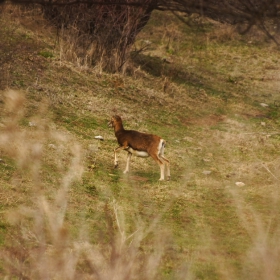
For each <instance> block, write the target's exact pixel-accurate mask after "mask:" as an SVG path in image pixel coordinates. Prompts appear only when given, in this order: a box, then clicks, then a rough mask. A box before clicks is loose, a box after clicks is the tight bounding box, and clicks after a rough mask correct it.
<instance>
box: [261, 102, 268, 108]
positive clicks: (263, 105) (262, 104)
mask: <svg viewBox="0 0 280 280" xmlns="http://www.w3.org/2000/svg"><path fill="white" fill-rule="evenodd" d="M260 105H261V106H262V107H268V105H267V104H266V103H260Z"/></svg>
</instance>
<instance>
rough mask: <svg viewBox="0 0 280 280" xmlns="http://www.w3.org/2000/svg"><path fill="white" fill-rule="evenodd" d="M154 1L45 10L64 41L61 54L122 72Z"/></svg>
mask: <svg viewBox="0 0 280 280" xmlns="http://www.w3.org/2000/svg"><path fill="white" fill-rule="evenodd" d="M105 2H106V1H105ZM107 2H108V3H107ZM107 2H106V3H107V4H110V2H111V1H107ZM151 2H152V1H151V0H145V1H142V2H141V5H139V6H133V5H129V4H131V3H130V1H127V4H128V5H123V4H120V5H118V4H117V3H118V1H113V2H112V3H113V4H112V5H111V4H110V5H94V4H92V5H91V4H78V5H73V6H65V7H48V6H46V7H44V8H43V11H44V15H45V17H46V18H47V19H48V20H49V21H50V22H52V23H53V24H55V25H56V26H57V28H58V30H59V34H60V37H61V39H62V40H64V42H63V44H65V46H64V47H63V48H62V54H63V55H65V57H66V58H69V57H70V58H72V59H74V60H75V61H78V63H79V64H82V65H92V64H93V65H100V67H101V68H102V69H105V70H107V71H110V72H120V71H124V70H125V64H126V62H127V60H128V54H129V51H130V47H131V45H132V44H133V43H134V41H135V38H136V35H137V34H138V33H139V32H140V31H141V29H142V28H143V27H144V26H145V24H146V23H147V21H148V20H149V17H150V15H151V12H152V10H151V8H150V6H149V5H150V3H151Z"/></svg>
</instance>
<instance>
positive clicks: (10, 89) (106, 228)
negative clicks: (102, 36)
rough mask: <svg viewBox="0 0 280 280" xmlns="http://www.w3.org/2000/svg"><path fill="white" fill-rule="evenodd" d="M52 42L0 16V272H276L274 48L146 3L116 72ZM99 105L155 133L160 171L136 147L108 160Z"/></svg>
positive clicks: (191, 275) (44, 33)
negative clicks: (134, 153)
mask: <svg viewBox="0 0 280 280" xmlns="http://www.w3.org/2000/svg"><path fill="white" fill-rule="evenodd" d="M14 13H15V11H14ZM34 20H37V21H36V23H37V25H36V26H34ZM194 20H196V19H194ZM143 46H145V50H144V51H142V52H140V53H139V54H137V49H140V48H141V47H143ZM64 47H65V46H63V45H62V43H61V42H60V43H59V42H57V41H56V37H55V32H53V31H52V30H51V28H50V27H48V26H47V25H46V24H45V23H44V21H43V20H42V19H40V18H36V19H34V18H33V19H32V21H31V19H30V18H26V19H22V20H21V22H19V20H18V19H17V17H13V16H9V17H8V16H7V15H6V16H5V17H2V18H1V19H0V54H1V56H0V62H1V66H0V67H1V68H0V71H1V73H0V74H1V80H0V90H1V91H0V94H1V99H0V107H1V108H0V110H1V113H0V128H1V136H0V137H1V138H0V182H1V184H0V193H1V196H0V205H1V207H0V217H1V219H0V248H1V261H0V275H1V278H2V277H3V278H4V277H5V276H8V278H13V277H14V278H15V279H35V278H41V277H45V278H46V277H47V278H51V279H78V277H79V279H124V278H125V279H277V278H278V277H279V266H278V265H277V264H278V257H279V253H280V240H279V238H280V235H279V233H280V226H279V225H280V224H279V207H278V200H279V198H280V196H279V176H278V170H279V164H280V160H279V154H280V149H279V148H280V141H279V140H280V137H279V133H280V132H279V102H280V97H279V54H278V50H277V49H276V47H275V46H274V45H272V44H271V42H266V39H265V38H263V37H261V36H260V34H253V35H249V34H247V35H246V36H243V37H242V36H239V35H237V34H236V33H235V31H234V30H233V29H232V28H231V27H229V26H223V25H219V26H217V25H216V24H215V23H212V22H209V21H204V20H202V21H201V22H200V23H198V24H196V25H194V26H193V27H190V26H185V25H183V24H182V23H181V22H179V21H178V20H177V19H176V18H174V17H173V16H172V15H168V14H160V13H155V14H154V15H153V17H152V19H151V21H150V23H149V25H148V26H146V28H145V29H144V30H143V32H142V33H141V34H140V36H139V38H138V41H137V44H136V46H135V48H136V51H135V52H134V53H132V61H131V62H130V64H129V65H128V72H129V74H128V75H127V76H123V75H118V74H107V73H103V72H102V71H100V69H99V68H98V65H97V66H95V67H87V66H80V65H78V64H79V63H78V62H79V61H78V60H77V61H75V62H72V63H71V62H69V61H65V60H63V59H62V58H63V54H64ZM113 114H119V115H121V116H122V117H123V119H124V125H125V127H126V128H130V129H137V130H140V131H143V132H150V133H154V134H158V135H160V136H162V137H163V138H164V139H166V140H167V143H168V145H167V148H166V156H167V158H169V159H170V161H171V181H170V182H158V178H159V168H158V166H156V164H155V163H154V162H153V161H152V160H151V159H141V158H133V160H132V164H131V169H132V170H131V174H129V175H123V174H122V169H124V167H125V160H126V155H125V153H120V169H114V168H113V149H114V148H115V147H116V146H117V143H116V139H115V137H114V133H113V131H112V129H111V128H108V127H107V122H108V120H109V118H110V116H111V115H113ZM97 135H101V136H103V137H104V141H103V142H99V141H98V140H96V139H94V136H97ZM113 276H114V277H115V278H113Z"/></svg>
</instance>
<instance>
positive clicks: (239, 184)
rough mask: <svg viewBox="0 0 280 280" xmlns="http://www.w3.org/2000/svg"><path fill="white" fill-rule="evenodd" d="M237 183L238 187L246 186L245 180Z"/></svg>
mask: <svg viewBox="0 0 280 280" xmlns="http://www.w3.org/2000/svg"><path fill="white" fill-rule="evenodd" d="M235 185H236V186H237V187H244V186H245V184H244V183H243V182H236V183H235Z"/></svg>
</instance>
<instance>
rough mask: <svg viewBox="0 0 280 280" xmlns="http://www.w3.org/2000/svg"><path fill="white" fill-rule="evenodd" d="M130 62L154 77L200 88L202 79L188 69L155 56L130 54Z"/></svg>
mask: <svg viewBox="0 0 280 280" xmlns="http://www.w3.org/2000/svg"><path fill="white" fill-rule="evenodd" d="M132 61H133V63H134V64H135V65H136V66H141V69H142V70H144V71H146V72H147V73H149V74H150V75H153V76H155V77H161V76H167V77H169V78H170V79H171V80H172V81H173V82H175V83H178V84H186V85H193V86H198V87H201V86H203V82H202V77H199V76H197V75H196V74H194V73H192V72H191V69H190V68H187V67H183V66H182V65H178V64H175V63H171V62H170V61H168V60H167V59H162V58H160V57H157V56H150V55H145V54H142V53H140V54H136V53H132Z"/></svg>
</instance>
